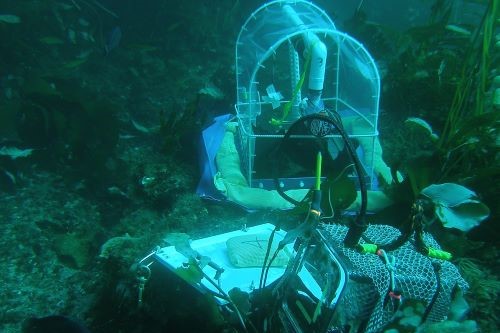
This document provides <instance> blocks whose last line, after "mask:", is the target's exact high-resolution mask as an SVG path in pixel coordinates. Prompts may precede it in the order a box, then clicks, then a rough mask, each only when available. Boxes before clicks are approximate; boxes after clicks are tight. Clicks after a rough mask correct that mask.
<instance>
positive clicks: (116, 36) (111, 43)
mask: <svg viewBox="0 0 500 333" xmlns="http://www.w3.org/2000/svg"><path fill="white" fill-rule="evenodd" d="M121 39H122V29H121V28H120V27H119V26H115V27H114V28H113V29H111V31H110V32H109V34H108V36H107V38H106V44H105V45H104V51H105V52H106V55H108V54H109V52H111V51H112V50H113V49H116V48H117V47H118V45H120V41H121Z"/></svg>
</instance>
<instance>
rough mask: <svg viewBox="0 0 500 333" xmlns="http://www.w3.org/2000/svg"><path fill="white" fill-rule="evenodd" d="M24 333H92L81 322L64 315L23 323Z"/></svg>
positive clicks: (32, 319)
mask: <svg viewBox="0 0 500 333" xmlns="http://www.w3.org/2000/svg"><path fill="white" fill-rule="evenodd" d="M22 333H90V331H89V330H88V329H87V328H86V327H85V326H83V325H82V324H80V323H79V322H77V321H75V320H73V319H71V318H68V317H66V316H62V315H51V316H47V317H41V318H29V319H28V320H26V321H25V322H24V323H23V329H22Z"/></svg>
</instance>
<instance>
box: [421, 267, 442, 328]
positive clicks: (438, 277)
mask: <svg viewBox="0 0 500 333" xmlns="http://www.w3.org/2000/svg"><path fill="white" fill-rule="evenodd" d="M432 268H434V274H435V276H436V292H435V293H434V295H433V296H432V299H431V301H430V302H429V305H427V308H426V309H425V312H424V314H423V316H422V320H421V321H420V323H421V324H423V323H425V321H426V320H427V318H428V317H429V314H430V313H431V311H432V308H433V307H434V304H435V303H436V301H437V299H438V297H439V294H440V292H441V275H439V272H440V271H441V265H440V264H439V263H438V262H433V263H432Z"/></svg>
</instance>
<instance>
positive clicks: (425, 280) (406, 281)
mask: <svg viewBox="0 0 500 333" xmlns="http://www.w3.org/2000/svg"><path fill="white" fill-rule="evenodd" d="M321 229H322V230H323V232H324V233H325V234H326V235H327V238H329V239H330V240H329V241H330V242H331V245H332V246H333V247H334V248H335V249H337V251H338V254H339V255H340V256H341V257H343V259H344V263H345V265H346V266H347V269H348V271H349V282H348V284H347V288H346V290H345V292H344V295H343V297H342V298H341V300H340V302H339V304H338V305H337V311H336V314H337V321H340V324H341V325H352V324H353V323H360V322H363V323H364V325H366V328H365V332H379V331H381V330H382V329H383V328H384V326H386V325H387V324H389V323H390V322H392V320H393V319H394V317H395V313H396V311H397V308H398V304H401V302H404V303H406V302H410V301H411V302H412V303H413V302H416V303H418V302H420V303H422V304H423V305H424V306H425V307H426V309H427V310H426V311H427V313H426V321H427V322H437V321H442V320H445V319H446V316H447V314H448V313H449V310H450V304H451V301H452V299H451V297H452V295H453V289H454V288H455V287H459V288H460V289H461V290H462V291H465V290H467V289H468V284H467V282H466V281H465V280H464V279H463V278H462V277H461V276H460V273H459V272H458V269H457V268H456V267H455V266H454V265H453V264H452V263H450V262H448V261H444V260H439V259H433V258H429V257H428V256H424V255H422V254H421V253H419V252H418V251H417V250H416V248H415V246H414V239H413V238H410V239H409V241H407V242H406V243H404V244H403V245H402V246H401V247H399V248H397V249H396V250H394V251H388V252H387V253H386V255H387V256H386V258H390V263H389V264H387V262H386V260H384V257H382V256H380V255H378V254H362V253H360V252H358V251H356V250H353V249H351V248H347V247H345V246H344V245H343V240H344V238H345V235H346V233H347V230H348V228H347V227H346V226H341V225H322V226H321ZM400 234H401V233H400V231H399V230H398V229H396V228H394V227H391V226H387V225H371V226H369V227H368V229H367V230H366V232H365V234H364V235H365V236H366V238H367V239H369V240H370V241H371V242H374V243H376V244H380V245H383V244H389V243H391V242H393V241H394V240H395V239H397V238H398V237H399V236H400ZM424 240H425V242H426V244H427V245H428V246H429V247H432V248H435V249H439V248H440V247H439V244H437V242H436V241H435V240H434V238H433V237H432V236H431V235H430V234H428V233H425V234H424ZM360 243H361V244H362V243H363V240H361V242H360ZM391 271H392V272H393V273H392V275H391ZM391 276H392V278H393V287H392V288H391ZM391 289H393V290H397V291H398V294H400V295H401V299H396V297H397V295H394V294H390V293H389V292H390V291H391Z"/></svg>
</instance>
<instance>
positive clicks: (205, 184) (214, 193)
mask: <svg viewBox="0 0 500 333" xmlns="http://www.w3.org/2000/svg"><path fill="white" fill-rule="evenodd" d="M231 117H233V115H231V114H225V115H222V116H218V117H215V118H214V122H213V124H212V125H210V126H209V127H207V128H206V129H204V130H203V131H202V132H201V144H200V145H199V146H200V152H199V156H200V167H201V170H200V171H201V179H200V182H199V183H198V187H197V188H196V194H198V195H199V196H200V197H202V198H207V199H214V200H225V199H226V197H225V196H224V195H223V194H222V193H221V192H220V191H219V190H217V189H216V188H215V185H214V176H215V174H216V172H217V167H216V166H215V155H216V154H217V151H218V150H219V148H220V145H221V144H222V139H223V138H224V134H225V131H226V128H225V124H226V122H227V121H229V119H231Z"/></svg>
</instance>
